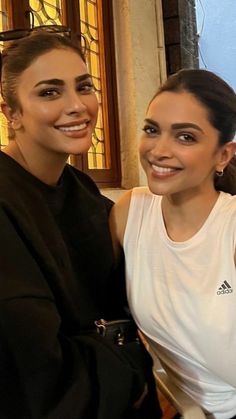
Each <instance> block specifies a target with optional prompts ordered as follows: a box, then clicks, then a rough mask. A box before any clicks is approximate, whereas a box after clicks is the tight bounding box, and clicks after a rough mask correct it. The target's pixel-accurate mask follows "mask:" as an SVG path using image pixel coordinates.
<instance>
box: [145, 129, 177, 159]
mask: <svg viewBox="0 0 236 419" xmlns="http://www.w3.org/2000/svg"><path fill="white" fill-rule="evenodd" d="M150 152H151V154H152V155H153V156H155V158H156V159H159V160H163V159H166V158H171V157H172V155H173V151H172V141H171V138H170V137H169V136H168V135H166V134H161V135H160V136H159V137H158V138H156V139H155V140H154V141H153V144H152V148H151V150H150Z"/></svg>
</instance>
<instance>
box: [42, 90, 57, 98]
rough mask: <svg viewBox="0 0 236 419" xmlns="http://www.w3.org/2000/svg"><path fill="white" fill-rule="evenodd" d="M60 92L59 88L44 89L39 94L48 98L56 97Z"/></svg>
mask: <svg viewBox="0 0 236 419" xmlns="http://www.w3.org/2000/svg"><path fill="white" fill-rule="evenodd" d="M59 94H60V92H59V90H57V89H55V88H48V89H43V90H41V91H40V92H39V96H41V97H48V98H56V97H57V96H58V95H59Z"/></svg>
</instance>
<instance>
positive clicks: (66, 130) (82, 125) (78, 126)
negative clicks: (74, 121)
mask: <svg viewBox="0 0 236 419" xmlns="http://www.w3.org/2000/svg"><path fill="white" fill-rule="evenodd" d="M86 127H87V124H86V123H83V124H80V125H73V126H71V127H59V130H60V131H65V132H70V131H80V130H82V129H84V128H86Z"/></svg>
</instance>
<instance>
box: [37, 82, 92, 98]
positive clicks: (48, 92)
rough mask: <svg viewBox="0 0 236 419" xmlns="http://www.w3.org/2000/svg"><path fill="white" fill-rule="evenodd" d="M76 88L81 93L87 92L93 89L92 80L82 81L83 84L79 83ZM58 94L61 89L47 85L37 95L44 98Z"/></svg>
mask: <svg viewBox="0 0 236 419" xmlns="http://www.w3.org/2000/svg"><path fill="white" fill-rule="evenodd" d="M76 89H77V91H78V92H79V93H81V94H89V93H91V92H94V91H95V87H94V85H93V83H92V82H84V83H83V84H81V83H80V84H79V85H78V86H77V88H76ZM60 94H61V90H60V89H57V88H55V87H52V88H50V87H49V88H46V89H43V90H42V91H40V92H39V96H40V97H45V98H56V97H57V96H59V95H60Z"/></svg>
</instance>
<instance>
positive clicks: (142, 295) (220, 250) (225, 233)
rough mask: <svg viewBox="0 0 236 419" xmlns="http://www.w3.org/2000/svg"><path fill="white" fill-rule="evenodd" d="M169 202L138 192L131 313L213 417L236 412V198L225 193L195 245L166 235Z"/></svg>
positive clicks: (130, 231) (129, 231) (132, 214)
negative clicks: (163, 204) (166, 204)
mask: <svg viewBox="0 0 236 419" xmlns="http://www.w3.org/2000/svg"><path fill="white" fill-rule="evenodd" d="M161 199H162V198H161V197H160V196H157V195H153V194H152V193H151V192H150V191H149V190H148V188H146V187H141V188H135V189H134V190H133V193H132V198H131V203H130V209H129V215H128V220H127V225H126V231H125V237H124V251H125V256H126V278H127V279H126V281H127V293H128V300H129V305H130V309H131V312H132V314H133V316H134V318H135V320H136V322H137V324H138V326H139V327H140V329H141V330H142V331H143V333H144V334H145V336H146V337H147V340H148V342H149V344H150V346H151V349H152V351H153V352H154V353H155V351H157V352H158V356H159V358H160V359H161V362H162V364H163V366H164V367H165V369H166V370H167V372H168V374H169V375H170V376H171V378H172V379H173V381H174V382H175V383H176V384H177V385H178V386H179V387H180V388H182V389H183V390H184V391H186V392H187V393H188V394H189V395H190V396H191V397H192V398H193V399H195V400H196V401H197V402H198V403H199V404H200V405H201V406H202V407H203V408H204V409H205V410H206V411H207V412H210V413H211V414H210V415H209V417H213V418H217V419H229V418H231V417H232V416H234V415H236V268H235V263H234V252H235V247H236V196H231V195H229V194H226V193H224V192H221V193H220V195H219V197H218V200H217V202H216V204H215V206H214V208H213V209H212V211H211V213H210V215H209V216H208V218H207V220H206V221H205V223H204V225H203V226H202V227H201V229H200V230H199V231H198V232H197V233H196V234H195V235H194V236H193V237H192V238H190V239H189V240H186V241H184V242H174V241H172V240H171V239H170V238H169V237H168V235H167V232H166V229H165V225H164V221H163V217H162V211H161Z"/></svg>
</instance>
